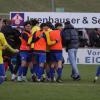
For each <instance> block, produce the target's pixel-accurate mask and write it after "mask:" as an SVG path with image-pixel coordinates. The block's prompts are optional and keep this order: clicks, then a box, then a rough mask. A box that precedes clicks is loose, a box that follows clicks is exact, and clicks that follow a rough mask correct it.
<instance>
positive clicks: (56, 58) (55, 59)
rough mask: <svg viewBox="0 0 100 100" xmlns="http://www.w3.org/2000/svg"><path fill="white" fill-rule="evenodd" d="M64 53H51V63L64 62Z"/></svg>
mask: <svg viewBox="0 0 100 100" xmlns="http://www.w3.org/2000/svg"><path fill="white" fill-rule="evenodd" d="M62 59H63V57H62V52H52V51H51V52H50V61H51V62H58V61H60V60H62Z"/></svg>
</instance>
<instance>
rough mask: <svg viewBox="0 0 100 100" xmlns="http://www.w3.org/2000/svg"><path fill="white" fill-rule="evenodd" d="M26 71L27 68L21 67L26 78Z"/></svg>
mask: <svg viewBox="0 0 100 100" xmlns="http://www.w3.org/2000/svg"><path fill="white" fill-rule="evenodd" d="M27 70H28V67H25V66H24V67H23V76H26V74H27Z"/></svg>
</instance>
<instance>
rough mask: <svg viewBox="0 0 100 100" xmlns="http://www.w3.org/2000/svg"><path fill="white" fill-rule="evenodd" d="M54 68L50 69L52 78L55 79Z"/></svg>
mask: <svg viewBox="0 0 100 100" xmlns="http://www.w3.org/2000/svg"><path fill="white" fill-rule="evenodd" d="M54 73H55V71H54V68H50V78H51V79H53V78H54Z"/></svg>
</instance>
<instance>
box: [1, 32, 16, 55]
mask: <svg viewBox="0 0 100 100" xmlns="http://www.w3.org/2000/svg"><path fill="white" fill-rule="evenodd" d="M0 35H1V42H2V46H3V48H4V49H6V48H7V49H9V50H10V51H11V52H13V53H16V52H17V51H18V50H16V49H13V48H12V47H11V46H10V45H9V44H8V43H7V41H6V39H5V37H4V35H3V34H0Z"/></svg>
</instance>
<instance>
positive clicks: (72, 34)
mask: <svg viewBox="0 0 100 100" xmlns="http://www.w3.org/2000/svg"><path fill="white" fill-rule="evenodd" d="M61 34H64V35H65V36H64V37H65V43H66V48H67V49H73V48H75V49H77V48H78V47H79V36H78V32H77V31H76V30H75V29H74V27H73V26H72V25H71V24H69V25H66V26H65V28H64V29H63V30H62V33H61Z"/></svg>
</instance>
